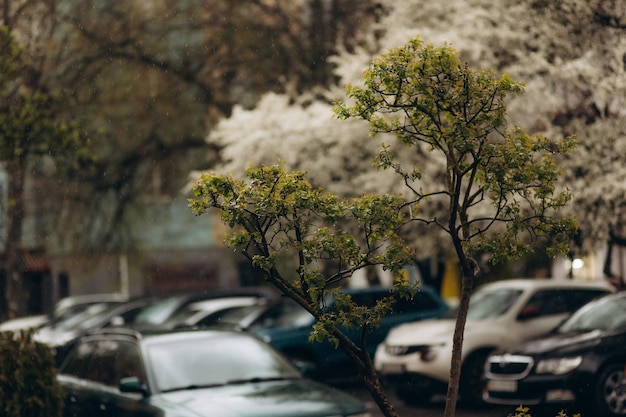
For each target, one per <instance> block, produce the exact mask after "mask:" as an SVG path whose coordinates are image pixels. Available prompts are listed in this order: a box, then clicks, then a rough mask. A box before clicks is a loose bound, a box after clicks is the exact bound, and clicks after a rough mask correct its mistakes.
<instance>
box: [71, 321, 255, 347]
mask: <svg viewBox="0 0 626 417" xmlns="http://www.w3.org/2000/svg"><path fill="white" fill-rule="evenodd" d="M224 337H247V338H253V339H257V337H256V336H254V335H252V334H251V333H248V332H244V331H241V330H239V329H237V328H235V327H227V326H225V327H221V326H215V327H203V328H183V329H173V330H172V329H149V330H135V329H130V328H126V327H110V328H102V329H94V330H92V331H89V332H88V333H87V335H85V336H83V337H82V338H81V340H85V341H86V340H93V339H102V338H104V339H108V338H115V339H134V340H136V341H138V342H139V343H141V344H142V345H145V346H149V345H157V344H163V343H173V342H178V341H185V340H198V339H206V340H207V341H210V340H213V339H219V338H224Z"/></svg>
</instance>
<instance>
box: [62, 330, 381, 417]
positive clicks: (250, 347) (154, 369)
mask: <svg viewBox="0 0 626 417" xmlns="http://www.w3.org/2000/svg"><path fill="white" fill-rule="evenodd" d="M58 380H59V382H60V384H61V387H62V390H63V392H64V394H65V407H64V417H83V416H99V417H151V416H154V417H157V416H158V417H201V416H206V417H214V416H219V417H253V416H254V417H331V416H332V417H348V416H349V417H368V416H369V415H370V414H369V413H368V411H367V407H366V404H364V403H363V402H362V401H360V400H358V399H356V398H354V397H352V396H350V395H348V394H347V393H344V392H342V391H340V390H337V389H335V388H331V387H329V386H326V385H323V384H320V383H318V382H314V381H312V380H309V379H306V378H304V377H303V376H302V374H301V373H300V371H299V370H298V369H297V368H296V367H294V366H293V364H292V363H291V362H290V361H288V360H287V359H286V358H284V356H282V355H280V354H279V353H278V352H277V351H276V350H275V349H273V348H272V347H271V346H269V345H267V344H266V343H263V342H262V341H260V340H258V339H257V338H255V337H254V336H252V335H250V334H249V333H246V332H238V331H232V330H224V329H212V330H207V329H203V330H197V329H196V330H186V331H172V332H166V333H143V334H139V333H137V332H136V331H134V330H131V329H121V328H118V329H105V330H101V331H99V332H96V333H93V334H90V335H88V336H85V337H83V338H81V340H80V341H79V343H78V345H77V346H76V347H75V348H74V349H73V351H72V353H71V354H70V355H69V356H68V358H67V359H66V360H65V362H64V363H63V365H62V366H61V368H60V370H59V376H58Z"/></svg>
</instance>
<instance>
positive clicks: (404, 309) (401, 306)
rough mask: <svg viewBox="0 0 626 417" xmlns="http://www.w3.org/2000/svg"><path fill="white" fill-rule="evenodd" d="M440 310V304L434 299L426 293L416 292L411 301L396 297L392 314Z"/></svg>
mask: <svg viewBox="0 0 626 417" xmlns="http://www.w3.org/2000/svg"><path fill="white" fill-rule="evenodd" d="M439 308H441V304H440V303H438V302H437V300H435V299H434V297H433V296H432V295H431V294H429V293H426V292H417V293H416V294H415V296H414V297H413V298H412V299H410V300H409V299H405V298H400V297H398V298H397V299H396V302H395V303H394V304H393V313H394V314H406V313H416V312H422V311H432V310H438V309H439Z"/></svg>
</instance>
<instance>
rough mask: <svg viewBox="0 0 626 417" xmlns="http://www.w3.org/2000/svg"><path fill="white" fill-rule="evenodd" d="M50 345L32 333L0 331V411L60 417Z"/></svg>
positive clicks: (16, 416)
mask: <svg viewBox="0 0 626 417" xmlns="http://www.w3.org/2000/svg"><path fill="white" fill-rule="evenodd" d="M56 375H57V370H56V367H55V364H54V357H53V355H52V352H51V350H50V348H49V347H48V346H46V345H44V344H42V343H38V342H35V341H33V339H32V333H30V332H25V333H18V334H16V333H13V332H1V333H0V414H2V415H3V416H4V417H61V415H62V410H63V392H62V391H61V386H60V385H59V383H58V382H57V379H56Z"/></svg>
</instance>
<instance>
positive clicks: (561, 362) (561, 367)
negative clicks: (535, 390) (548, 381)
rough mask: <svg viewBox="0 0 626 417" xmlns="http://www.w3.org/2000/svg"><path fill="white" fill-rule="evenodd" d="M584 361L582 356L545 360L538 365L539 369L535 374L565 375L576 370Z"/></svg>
mask: <svg viewBox="0 0 626 417" xmlns="http://www.w3.org/2000/svg"><path fill="white" fill-rule="evenodd" d="M582 361H583V358H582V356H574V357H570V358H555V359H543V360H540V361H539V363H537V369H536V370H535V372H536V373H538V374H553V375H563V374H566V373H568V372H571V371H573V370H574V369H576V368H577V367H578V366H579V365H580V364H581V363H582Z"/></svg>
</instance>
